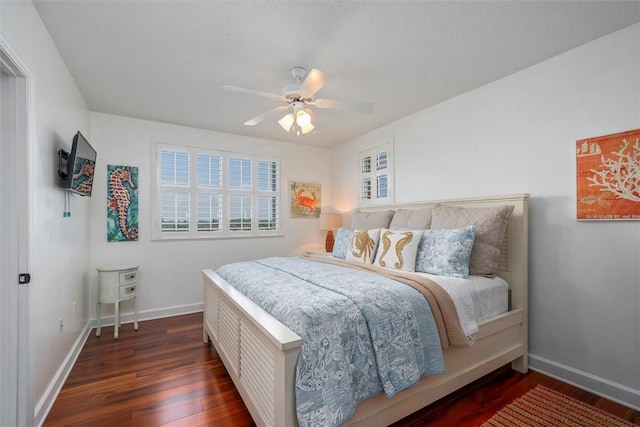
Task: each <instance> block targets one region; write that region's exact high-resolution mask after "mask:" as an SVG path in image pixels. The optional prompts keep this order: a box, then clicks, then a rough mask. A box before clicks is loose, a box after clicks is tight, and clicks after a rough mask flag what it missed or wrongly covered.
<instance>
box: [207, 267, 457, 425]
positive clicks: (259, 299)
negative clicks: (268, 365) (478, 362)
mask: <svg viewBox="0 0 640 427" xmlns="http://www.w3.org/2000/svg"><path fill="white" fill-rule="evenodd" d="M217 273H218V274H219V275H220V276H221V277H222V278H224V279H225V280H226V281H227V282H229V283H230V284H232V285H233V286H235V287H236V288H237V289H239V290H240V291H241V292H242V293H243V294H245V295H246V296H248V297H249V298H250V299H251V300H253V301H254V302H256V303H257V304H259V305H260V306H262V307H263V308H264V309H265V310H266V311H268V312H269V313H270V314H271V315H272V316H274V317H275V318H277V319H278V320H279V321H280V322H282V323H283V324H285V325H286V326H287V327H288V328H289V329H291V330H292V331H294V332H295V333H296V334H298V335H299V336H300V337H301V338H302V342H303V344H302V348H301V351H300V354H299V356H298V362H297V365H296V407H297V411H298V421H299V423H300V425H301V426H303V427H306V426H336V425H338V424H340V423H342V422H344V421H346V420H347V419H349V418H350V417H351V416H352V415H353V412H354V410H355V407H356V405H357V404H358V403H359V402H361V401H362V400H364V399H366V398H368V397H371V396H373V395H376V394H380V393H383V392H384V393H385V394H386V395H387V397H391V396H393V395H394V394H395V393H397V392H399V391H401V390H404V389H406V388H408V387H411V386H412V385H414V384H415V383H417V382H418V380H419V379H420V377H421V376H424V375H434V374H440V373H444V371H445V369H444V359H443V356H442V350H441V347H440V339H439V336H438V331H437V328H436V325H435V322H434V320H433V316H432V314H431V309H430V307H429V304H428V303H427V301H426V299H425V298H424V297H423V296H422V295H421V294H420V293H419V292H418V291H416V290H415V289H413V288H411V287H410V286H407V285H405V284H403V283H400V282H397V281H395V280H393V279H390V278H386V277H383V276H380V275H377V274H375V273H371V272H367V271H359V270H353V269H350V268H348V267H343V266H339V265H330V264H324V263H320V262H314V261H311V260H307V259H303V258H266V259H261V260H257V261H248V262H239V263H234V264H228V265H225V266H223V267H221V268H220V269H218V271H217Z"/></svg>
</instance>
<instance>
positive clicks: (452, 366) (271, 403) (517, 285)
mask: <svg viewBox="0 0 640 427" xmlns="http://www.w3.org/2000/svg"><path fill="white" fill-rule="evenodd" d="M528 200H529V195H528V194H518V195H507V196H495V197H481V198H473V199H471V198H469V199H449V200H435V201H429V202H421V203H412V204H398V205H393V206H376V207H369V208H366V209H363V210H362V211H363V212H365V213H376V212H383V211H389V209H393V210H394V211H395V212H399V211H400V210H402V211H405V212H410V211H417V210H422V209H425V208H436V207H447V208H451V209H459V208H465V209H466V208H498V207H503V206H505V205H506V206H513V211H512V213H511V215H510V217H509V220H508V228H507V229H506V232H505V237H504V240H503V242H502V243H501V246H500V256H499V259H498V261H497V269H496V271H497V276H499V277H500V278H502V279H504V280H505V281H506V282H507V283H508V284H509V295H510V297H509V308H508V311H507V312H505V313H502V314H499V315H497V316H493V317H490V318H488V319H485V320H483V321H482V322H480V323H479V324H478V326H477V330H478V331H477V333H475V334H474V336H473V341H474V342H473V345H471V346H466V347H453V346H452V347H448V348H445V349H444V350H443V351H442V353H443V356H444V365H445V368H446V372H445V373H443V374H439V375H433V376H425V377H422V378H421V379H420V381H419V382H418V383H417V384H416V385H414V386H412V387H410V388H408V389H406V390H403V391H400V392H398V393H396V394H395V395H394V396H393V397H392V398H388V397H387V396H385V395H384V394H380V395H377V396H374V397H371V398H368V399H367V400H365V401H363V402H361V403H360V404H359V405H358V406H357V408H356V410H355V413H354V414H353V416H351V417H350V418H349V419H348V420H347V421H346V422H345V423H344V425H354V426H355V425H360V426H365V425H366V426H376V425H379V426H383V425H389V424H391V423H393V422H395V421H398V420H400V419H402V418H404V417H405V416H407V415H409V414H411V413H413V412H415V411H416V410H418V409H420V408H423V407H425V406H427V405H429V404H431V403H433V402H434V401H436V400H438V399H440V398H441V397H444V396H446V395H447V394H449V393H451V392H453V391H455V390H457V389H459V388H460V387H462V386H464V385H466V384H469V383H471V382H472V381H474V380H476V379H478V378H480V377H482V376H484V375H486V374H488V373H490V372H492V371H494V370H496V369H498V368H500V367H502V366H504V365H505V364H508V363H511V366H512V368H513V369H515V370H518V371H520V372H526V371H527V245H528V243H527V241H528V227H527V211H528ZM202 273H203V278H204V323H203V339H204V341H205V342H207V343H208V342H212V344H213V345H214V346H215V348H216V350H217V352H218V354H219V355H220V358H221V359H222V361H223V363H224V364H225V367H226V368H227V371H228V373H229V375H230V377H231V378H232V380H233V381H234V384H235V386H236V388H237V389H238V392H239V393H240V395H241V396H242V399H243V401H244V402H245V404H246V406H247V408H248V410H249V412H250V413H251V415H252V417H253V419H254V421H255V422H256V424H257V425H260V426H262V425H264V426H278V427H280V426H296V425H298V419H297V416H296V402H295V400H296V395H295V391H294V384H295V373H296V362H297V360H298V355H299V353H300V350H301V347H302V338H301V337H300V336H299V335H298V334H296V333H294V332H293V331H292V330H290V329H289V328H287V327H286V326H285V325H284V324H282V323H281V322H280V321H278V320H277V319H276V318H275V317H273V316H271V315H270V314H269V313H268V312H267V311H265V310H264V309H262V308H261V307H260V306H259V305H258V304H256V303H254V302H253V301H252V300H251V299H249V298H248V297H247V296H245V295H244V294H243V293H241V292H240V291H239V290H238V289H236V288H235V287H234V286H232V285H231V284H229V283H228V282H227V281H226V280H224V279H223V278H222V277H220V275H218V274H217V273H216V272H214V271H212V270H203V271H202Z"/></svg>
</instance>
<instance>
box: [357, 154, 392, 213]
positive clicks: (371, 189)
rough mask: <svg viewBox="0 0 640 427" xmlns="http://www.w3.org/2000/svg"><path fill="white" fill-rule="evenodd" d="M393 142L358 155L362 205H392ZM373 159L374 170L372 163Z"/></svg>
mask: <svg viewBox="0 0 640 427" xmlns="http://www.w3.org/2000/svg"><path fill="white" fill-rule="evenodd" d="M392 153H393V142H388V143H386V144H383V145H381V146H379V147H375V148H371V149H369V150H366V151H363V152H361V153H360V200H361V201H362V203H366V204H369V203H392V201H393V199H392V196H393V194H392V189H393V185H392V184H393V162H392V160H393V158H392ZM373 159H375V169H374V165H372V164H371V163H372V161H373Z"/></svg>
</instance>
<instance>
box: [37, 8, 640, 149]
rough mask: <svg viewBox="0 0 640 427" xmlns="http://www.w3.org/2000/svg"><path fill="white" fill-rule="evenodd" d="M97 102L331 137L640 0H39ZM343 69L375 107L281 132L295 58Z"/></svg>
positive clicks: (103, 108)
mask: <svg viewBox="0 0 640 427" xmlns="http://www.w3.org/2000/svg"><path fill="white" fill-rule="evenodd" d="M34 3H35V5H36V8H37V10H38V12H39V13H40V16H41V17H42V20H43V21H44V23H45V25H46V26H47V28H48V30H49V32H50V33H51V36H52V38H53V40H54V42H55V44H56V46H57V47H58V50H59V51H60V54H61V55H62V57H63V59H64V61H65V62H66V64H67V66H68V67H69V69H70V70H71V73H72V75H73V77H74V79H75V81H76V82H77V84H78V86H79V87H80V90H81V91H82V94H83V95H84V97H85V99H86V101H87V103H88V104H89V107H90V108H91V110H92V111H97V112H103V113H110V114H117V115H122V116H128V117H134V118H140V119H148V120H155V121H161V122H167V123H176V124H180V125H185V126H191V127H197V128H203V129H211V130H216V131H222V132H230V133H235V134H242V135H250V136H256V137H262V138H268V139H274V140H282V141H290V142H296V143H302V144H313V145H319V146H326V147H330V146H333V145H336V144H338V143H341V142H344V141H346V140H349V139H352V138H354V137H356V136H358V135H362V134H364V133H366V132H368V131H370V130H373V129H376V128H378V127H380V126H383V125H385V124H387V123H390V122H392V121H394V120H397V119H399V118H401V117H404V116H407V115H410V114H412V113H415V112H417V111H420V110H423V109H425V108H428V107H429V106H432V105H434V104H437V103H439V102H442V101H444V100H446V99H449V98H452V97H454V96H456V95H458V94H461V93H464V92H466V91H468V90H471V89H473V88H476V87H479V86H481V85H484V84H486V83H489V82H491V81H494V80H497V79H499V78H501V77H504V76H506V75H508V74H511V73H513V72H516V71H518V70H521V69H523V68H526V67H528V66H530V65H532V64H535V63H537V62H540V61H542V60H545V59H547V58H550V57H552V56H555V55H557V54H559V53H562V52H564V51H566V50H569V49H571V48H574V47H576V46H579V45H581V44H584V43H586V42H589V41H591V40H594V39H596V38H598V37H601V36H603V35H606V34H609V33H611V32H614V31H616V30H618V29H621V28H624V27H626V26H629V25H632V24H634V23H637V22H640V2H638V1H574V0H567V1H516V0H513V1H392V0H386V1H365V0H361V1H337V0H335V1H322V0H316V1H310V0H271V1H265V0H262V1H248V0H235V1H222V0H211V1H188V0H186V1H185V0H182V1H178V0H173V1H160V0H119V1H114V0H101V1H87V0H84V1H81V0H73V1H69V0H37V1H35V2H34ZM293 66H302V67H305V68H307V69H311V68H318V69H320V70H322V71H325V72H327V73H329V74H331V75H333V79H332V80H330V81H329V82H328V83H327V84H326V85H325V86H324V88H323V89H322V90H321V91H320V92H318V94H317V97H319V98H335V99H345V100H356V101H366V102H371V103H373V104H374V110H373V112H372V113H371V114H360V113H355V112H337V111H329V110H319V109H315V119H314V123H315V124H316V129H315V130H314V131H313V132H312V133H310V134H307V135H302V136H295V135H289V134H287V133H285V132H284V131H283V130H282V129H281V128H280V127H279V126H278V124H277V123H276V120H277V119H278V118H279V117H274V118H271V119H270V120H267V121H265V122H263V123H261V124H258V125H257V126H253V127H250V126H244V125H243V122H245V121H246V120H248V119H250V118H252V117H254V116H257V115H258V114H260V113H262V112H265V111H267V110H270V109H272V108H274V107H276V106H278V105H280V104H279V102H278V101H276V100H273V99H268V98H261V97H256V96H250V95H246V94H240V93H233V92H228V91H224V90H222V86H223V85H234V86H241V87H245V88H249V89H255V90H259V91H264V92H272V93H278V94H279V93H280V91H281V89H282V87H283V86H285V85H287V84H291V83H293V79H292V78H291V76H290V74H289V69H290V68H291V67H293Z"/></svg>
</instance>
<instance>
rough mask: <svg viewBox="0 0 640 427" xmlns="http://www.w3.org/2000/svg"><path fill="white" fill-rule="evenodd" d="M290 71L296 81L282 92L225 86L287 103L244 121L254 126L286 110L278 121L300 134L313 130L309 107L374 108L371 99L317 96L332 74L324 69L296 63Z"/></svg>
mask: <svg viewBox="0 0 640 427" xmlns="http://www.w3.org/2000/svg"><path fill="white" fill-rule="evenodd" d="M289 71H290V72H291V76H292V77H293V78H294V80H295V81H296V82H295V83H293V84H290V85H287V86H285V87H284V88H282V94H281V95H278V94H275V93H268V92H261V91H258V90H253V89H245V88H242V87H237V86H229V85H227V86H222V89H224V90H228V91H232V92H239V93H244V94H247V95H258V96H262V97H265V98H271V99H276V100H278V101H281V102H284V103H285V105H281V106H279V107H276V108H274V109H272V110H269V111H267V112H265V113H262V114H260V115H259V116H256V117H254V118H252V119H249V120H247V121H246V122H244V124H245V125H247V126H255V125H257V124H258V123H261V122H262V121H264V120H265V119H266V118H268V117H271V116H274V115H276V114H279V113H282V112H286V113H285V115H284V116H283V117H282V118H281V119H280V120H278V123H279V124H280V126H282V128H283V129H284V130H285V131H287V132H293V133H295V134H297V135H300V134H305V133H309V132H311V131H312V130H313V129H314V127H315V126H314V125H313V123H311V119H312V117H311V114H312V112H311V109H310V108H309V107H316V108H324V109H331V110H343V111H357V112H360V113H370V112H371V111H372V110H373V104H371V103H368V102H359V101H343V100H338V99H315V98H314V95H315V94H316V93H317V92H318V91H319V90H320V89H322V87H323V86H324V85H325V83H326V82H327V81H328V80H329V79H331V78H332V76H331V75H330V74H328V73H325V72H324V71H320V70H318V69H316V68H313V69H312V70H311V71H309V72H308V73H307V70H306V69H304V68H302V67H293V68H291V69H290V70H289Z"/></svg>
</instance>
